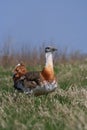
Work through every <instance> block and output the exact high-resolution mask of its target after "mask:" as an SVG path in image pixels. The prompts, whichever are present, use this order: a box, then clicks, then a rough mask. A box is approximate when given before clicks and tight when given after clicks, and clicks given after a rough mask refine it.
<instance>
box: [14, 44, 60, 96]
mask: <svg viewBox="0 0 87 130" xmlns="http://www.w3.org/2000/svg"><path fill="white" fill-rule="evenodd" d="M55 51H57V49H56V48H54V47H51V46H48V47H46V48H45V65H44V67H43V69H42V70H41V71H28V70H27V69H26V66H25V65H24V64H23V63H19V64H18V65H16V67H15V69H14V72H13V81H14V87H15V88H16V89H18V90H21V91H23V92H25V93H26V94H33V95H35V96H39V95H44V94H48V93H50V92H53V91H54V90H55V89H56V88H57V87H58V84H57V80H56V76H55V73H54V66H53V52H55Z"/></svg>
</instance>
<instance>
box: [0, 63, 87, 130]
mask: <svg viewBox="0 0 87 130" xmlns="http://www.w3.org/2000/svg"><path fill="white" fill-rule="evenodd" d="M33 69H34V70H35V68H33ZM36 69H37V68H36ZM31 70H32V68H31ZM11 71H12V69H11V68H9V69H4V68H3V67H0V130H19V129H21V130H34V129H37V130H87V64H86V63H84V64H75V65H72V64H66V65H64V64H60V65H58V66H55V73H56V76H57V80H58V88H57V89H56V91H55V92H53V93H50V94H48V95H44V96H40V97H34V96H31V97H30V96H28V95H25V94H23V93H18V92H17V91H14V88H13V81H12V72H11Z"/></svg>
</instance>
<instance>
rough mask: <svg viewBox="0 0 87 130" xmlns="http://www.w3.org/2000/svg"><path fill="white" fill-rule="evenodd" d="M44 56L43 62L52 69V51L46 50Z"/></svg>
mask: <svg viewBox="0 0 87 130" xmlns="http://www.w3.org/2000/svg"><path fill="white" fill-rule="evenodd" d="M45 57H46V63H45V67H49V66H50V67H51V68H52V69H53V55H52V52H47V53H46V54H45Z"/></svg>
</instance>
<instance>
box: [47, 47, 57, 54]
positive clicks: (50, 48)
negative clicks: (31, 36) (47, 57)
mask: <svg viewBox="0 0 87 130" xmlns="http://www.w3.org/2000/svg"><path fill="white" fill-rule="evenodd" d="M54 51H57V49H56V48H54V47H51V46H48V47H46V48H45V53H48V52H54Z"/></svg>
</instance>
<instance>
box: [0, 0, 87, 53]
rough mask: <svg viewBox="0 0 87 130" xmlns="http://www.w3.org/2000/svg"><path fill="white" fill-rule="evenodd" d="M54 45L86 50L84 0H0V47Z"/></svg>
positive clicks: (86, 20) (86, 23)
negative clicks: (7, 42) (4, 45)
mask: <svg viewBox="0 0 87 130" xmlns="http://www.w3.org/2000/svg"><path fill="white" fill-rule="evenodd" d="M8 37H10V38H11V39H12V43H13V46H14V47H16V46H19V47H22V46H23V45H24V44H25V45H26V46H28V47H29V46H32V47H35V46H40V45H42V44H43V43H45V44H47V45H48V44H50V43H51V44H54V45H55V46H57V47H60V48H61V47H62V48H64V47H67V48H68V49H69V50H80V51H81V52H85V53H87V0H1V1H0V48H1V46H2V44H3V43H4V42H5V41H6V40H7V39H8Z"/></svg>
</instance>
